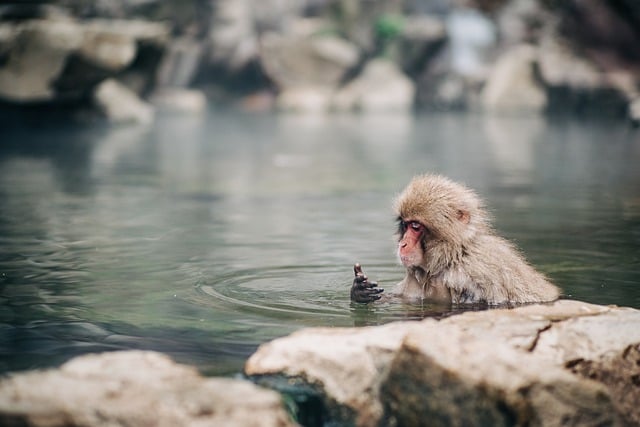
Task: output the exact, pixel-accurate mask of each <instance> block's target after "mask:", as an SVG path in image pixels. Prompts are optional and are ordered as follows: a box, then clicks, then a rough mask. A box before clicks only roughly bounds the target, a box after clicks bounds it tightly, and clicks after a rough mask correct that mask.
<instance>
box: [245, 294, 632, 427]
mask: <svg viewBox="0 0 640 427" xmlns="http://www.w3.org/2000/svg"><path fill="white" fill-rule="evenodd" d="M638 324H640V311H638V310H634V309H629V308H618V307H605V306H598V305H592V304H586V303H582V302H578V301H568V300H562V301H557V302H555V303H553V304H548V305H532V306H524V307H520V308H516V309H496V310H489V311H482V312H468V313H464V314H461V315H457V316H452V317H449V318H447V319H444V320H441V321H437V320H434V319H426V320H423V321H422V322H398V323H393V324H389V325H385V326H380V327H369V328H361V329H327V328H321V329H309V330H303V331H300V332H297V333H294V334H292V335H290V336H289V337H285V338H281V339H277V340H274V341H272V342H270V343H267V344H264V345H263V346H261V347H260V348H259V349H258V351H257V352H256V353H255V354H254V355H253V356H251V358H250V359H249V360H248V361H247V363H246V365H245V372H246V373H247V374H248V375H251V376H254V377H256V378H259V377H261V376H273V375H276V376H278V375H279V376H284V377H288V378H297V379H298V380H302V381H304V382H305V383H307V384H309V385H311V386H313V387H315V388H316V389H318V390H320V393H321V395H322V396H323V399H324V404H325V405H326V407H327V408H328V411H329V413H330V414H331V415H332V416H333V417H334V418H335V419H337V420H339V421H341V422H346V423H354V424H356V425H359V426H376V425H408V426H411V425H424V424H425V422H426V420H428V423H429V425H434V426H438V425H443V426H448V425H470V426H473V425H522V426H524V425H530V426H536V425H539V426H542V425H544V426H547V425H563V426H578V425H579V426H583V425H593V426H595V425H611V426H622V425H640V408H638V407H637V405H635V404H634V403H633V402H638V401H640V400H639V399H640V389H639V388H638V387H637V386H636V383H637V378H638V377H639V376H640V328H638V327H637V325H638Z"/></svg>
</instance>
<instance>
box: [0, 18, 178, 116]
mask: <svg viewBox="0 0 640 427" xmlns="http://www.w3.org/2000/svg"><path fill="white" fill-rule="evenodd" d="M167 37H168V29H167V28H166V26H165V25H163V24H158V23H151V22H143V21H136V20H130V21H126V20H100V19H95V20H89V21H77V20H74V19H71V18H65V17H54V18H50V19H32V20H27V21H22V22H19V23H1V24H0V54H2V56H3V57H6V61H3V62H2V64H0V98H1V99H3V100H4V101H7V102H10V103H11V102H12V103H22V104H28V103H55V102H65V103H73V102H75V103H77V104H80V103H82V102H83V100H84V99H85V98H86V96H87V95H88V94H90V93H91V91H92V90H93V88H94V87H95V85H97V84H98V83H100V82H101V81H102V80H104V79H107V78H109V77H114V76H116V75H118V76H119V77H120V76H123V75H125V74H126V73H127V72H128V70H129V68H131V66H133V64H134V62H135V60H136V59H140V56H141V46H145V49H146V48H147V47H148V46H156V47H155V48H154V49H152V50H155V51H161V50H162V46H163V45H164V43H165V42H166V39H167ZM145 61H146V62H150V61H148V58H145ZM140 62H144V61H140ZM138 71H140V70H138ZM144 72H145V73H147V74H150V75H151V76H150V77H149V76H148V78H147V80H149V79H150V78H155V68H154V67H152V69H148V70H144Z"/></svg>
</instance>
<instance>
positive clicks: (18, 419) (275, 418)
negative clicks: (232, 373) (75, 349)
mask: <svg viewBox="0 0 640 427" xmlns="http://www.w3.org/2000/svg"><path fill="white" fill-rule="evenodd" d="M0 424H2V425H29V426H34V427H38V426H43V427H44V426H46V427H55V426H60V427H62V426H65V427H67V426H69V427H70V426H88V427H97V426H115V425H127V426H131V427H135V426H150V425H153V426H202V425H225V426H256V427H257V426H274V427H280V426H281V427H285V426H293V425H295V424H294V423H293V422H291V420H290V419H289V417H288V415H287V414H286V412H285V411H284V409H283V407H282V404H281V400H280V396H279V395H278V394H276V393H275V392H272V391H269V390H264V389H260V388H259V387H257V386H255V385H253V384H251V383H249V382H246V381H241V380H232V379H226V378H210V379H207V378H203V377H201V376H200V375H199V374H198V373H197V372H196V371H195V369H192V368H190V367H187V366H183V365H178V364H176V363H174V362H172V361H171V360H170V359H169V358H168V357H166V356H164V355H161V354H159V353H154V352H144V351H124V352H113V353H103V354H97V355H87V356H81V357H78V358H75V359H72V360H71V361H69V362H67V363H65V364H64V365H62V366H61V367H60V369H54V370H48V371H35V372H28V373H19V374H14V375H12V376H10V377H8V378H3V379H2V380H1V381H0Z"/></svg>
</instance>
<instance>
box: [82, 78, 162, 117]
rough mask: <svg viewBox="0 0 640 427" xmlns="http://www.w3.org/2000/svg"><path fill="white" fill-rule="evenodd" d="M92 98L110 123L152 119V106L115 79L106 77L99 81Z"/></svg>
mask: <svg viewBox="0 0 640 427" xmlns="http://www.w3.org/2000/svg"><path fill="white" fill-rule="evenodd" d="M93 99H94V102H95V105H96V107H97V108H98V109H99V111H100V112H101V113H102V115H103V116H104V117H105V118H106V119H107V121H109V122H111V123H114V124H116V123H119V124H123V123H140V124H144V123H150V122H152V121H153V117H154V110H153V107H152V106H151V105H150V104H149V103H147V102H145V101H143V100H142V99H140V98H139V97H138V95H136V94H135V92H133V91H132V90H130V89H129V88H127V87H126V86H124V85H123V84H122V83H119V82H118V81H117V80H115V79H107V80H105V81H103V82H102V83H100V84H99V85H98V87H96V89H95V92H94V94H93Z"/></svg>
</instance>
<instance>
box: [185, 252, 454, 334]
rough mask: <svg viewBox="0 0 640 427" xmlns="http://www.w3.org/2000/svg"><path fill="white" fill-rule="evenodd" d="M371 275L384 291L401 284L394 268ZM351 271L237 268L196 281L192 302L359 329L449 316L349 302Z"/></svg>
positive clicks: (427, 308)
mask: <svg viewBox="0 0 640 427" xmlns="http://www.w3.org/2000/svg"><path fill="white" fill-rule="evenodd" d="M371 272H372V274H375V277H376V279H377V278H378V277H380V279H379V282H380V284H381V286H383V287H385V288H386V289H387V290H388V291H389V290H391V288H393V286H394V285H395V283H396V282H397V281H398V280H399V279H396V278H394V277H395V276H397V275H398V274H401V271H400V270H398V266H396V265H395V264H388V265H383V266H379V267H378V268H377V269H376V270H375V271H374V270H373V269H372V270H371ZM350 273H351V272H350V270H347V269H346V268H344V267H343V266H341V267H335V266H322V265H301V266H272V267H266V268H259V269H244V270H237V271H235V272H232V273H228V274H225V275H221V276H217V277H216V278H215V279H211V280H206V281H202V282H200V283H198V284H197V285H196V289H197V294H198V295H197V297H196V298H197V301H196V303H197V304H203V305H206V306H210V307H212V308H214V309H217V310H232V311H233V312H236V313H238V312H244V313H247V314H249V313H250V314H253V315H259V316H262V317H264V318H269V319H272V320H273V319H280V320H291V319H295V320H296V321H299V322H301V326H302V325H309V326H353V325H357V326H360V325H371V324H382V323H387V322H391V321H394V320H419V319H423V318H425V317H440V316H443V315H448V314H450V313H452V310H451V309H450V308H448V307H442V306H436V305H431V304H423V305H415V304H413V305H409V304H404V303H402V302H401V301H399V300H391V301H389V302H382V301H381V302H376V303H374V304H367V305H364V304H352V303H351V301H350V299H349V286H350V284H351V283H350V281H351V276H350ZM372 277H373V276H372ZM377 280H378V279H377ZM455 311H459V310H455Z"/></svg>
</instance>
